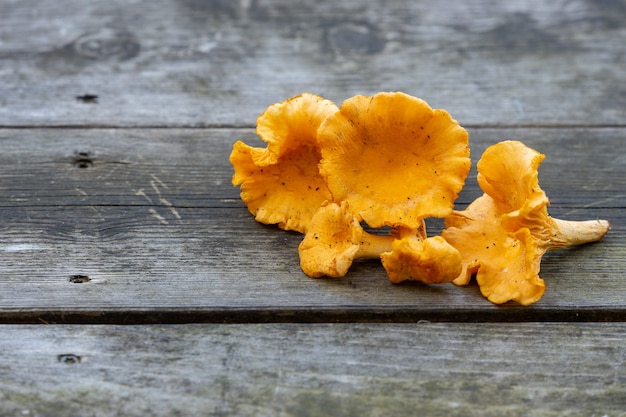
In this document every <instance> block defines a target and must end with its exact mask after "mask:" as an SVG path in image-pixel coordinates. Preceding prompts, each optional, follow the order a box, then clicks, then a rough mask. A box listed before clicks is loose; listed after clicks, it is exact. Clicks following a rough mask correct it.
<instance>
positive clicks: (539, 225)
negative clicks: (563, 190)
mask: <svg viewBox="0 0 626 417" xmlns="http://www.w3.org/2000/svg"><path fill="white" fill-rule="evenodd" d="M544 158H545V155H543V154H541V153H539V152H537V151H536V150H534V149H531V148H529V147H528V146H526V145H525V144H523V143H522V142H519V141H513V140H507V141H503V142H499V143H497V144H495V145H492V146H490V147H488V148H487V149H486V150H485V152H484V153H483V155H482V156H481V158H480V161H478V164H477V169H478V176H477V180H478V185H479V186H480V188H481V189H482V190H483V191H484V192H485V193H486V194H487V195H489V196H490V197H491V198H492V199H493V200H494V202H495V205H496V210H497V212H498V213H500V214H502V215H503V216H504V217H503V219H502V222H503V224H504V226H505V227H506V228H507V229H508V230H510V231H516V230H518V229H520V228H522V227H527V228H529V229H530V230H531V232H532V234H533V236H535V237H538V238H539V237H541V236H542V235H545V238H546V239H548V238H549V234H550V229H551V228H552V227H551V226H552V225H551V222H550V218H549V215H548V205H549V204H550V201H549V200H548V197H547V196H546V193H545V192H544V191H543V190H542V189H541V187H540V186H539V165H540V164H541V162H542V161H543V160H544Z"/></svg>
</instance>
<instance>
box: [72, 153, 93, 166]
mask: <svg viewBox="0 0 626 417" xmlns="http://www.w3.org/2000/svg"><path fill="white" fill-rule="evenodd" d="M72 160H73V161H74V165H76V166H77V167H78V168H89V167H90V166H92V165H93V158H92V157H91V152H78V151H77V152H74V157H73V158H72Z"/></svg>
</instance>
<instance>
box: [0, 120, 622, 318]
mask: <svg viewBox="0 0 626 417" xmlns="http://www.w3.org/2000/svg"><path fill="white" fill-rule="evenodd" d="M470 137H471V139H470V140H471V142H472V149H473V160H474V161H476V160H477V159H478V158H479V157H480V153H481V152H482V150H483V149H484V148H485V147H486V146H488V145H490V144H492V143H495V142H496V141H498V140H501V139H506V138H514V139H521V140H524V141H525V142H526V143H527V144H528V145H529V146H532V147H535V148H536V149H538V150H540V151H541V152H543V153H545V154H546V155H547V159H546V161H545V162H544V163H543V165H542V167H541V170H540V172H541V175H540V181H541V185H542V187H543V188H544V189H545V190H546V192H547V193H548V195H549V196H550V198H551V200H552V206H551V208H550V211H551V213H552V214H553V215H554V216H555V217H560V218H565V219H570V220H585V219H594V218H606V219H608V220H610V221H611V222H612V223H613V228H612V230H611V231H610V233H609V234H608V235H607V237H606V238H605V240H603V241H602V242H599V243H596V244H592V245H586V246H583V247H578V248H574V249H570V250H564V251H560V252H554V253H550V254H548V255H547V256H546V257H545V260H544V262H543V265H542V276H543V278H544V279H546V281H547V286H548V289H547V291H546V294H545V296H544V298H543V299H542V300H541V301H540V302H539V303H537V304H536V305H534V306H532V307H530V308H523V307H519V306H516V305H509V306H503V307H496V306H493V305H491V304H490V303H489V302H487V301H486V300H485V299H483V298H482V296H481V295H480V294H479V291H478V289H477V288H476V287H475V286H469V287H455V286H453V285H444V286H426V285H419V284H407V285H393V284H390V283H389V282H388V280H387V278H386V275H385V272H384V270H383V269H382V267H381V266H380V264H379V262H358V263H356V264H355V265H353V267H352V269H351V271H350V273H349V274H348V276H347V277H345V278H344V279H339V280H333V279H321V280H313V279H310V278H307V277H305V276H304V275H303V274H302V272H301V271H300V268H299V263H298V256H297V245H298V243H299V242H300V239H301V236H300V235H298V234H296V233H287V232H284V231H281V230H279V229H277V228H276V227H273V226H265V225H261V224H258V223H256V222H255V221H254V220H253V218H252V216H251V215H250V214H249V213H248V211H247V209H246V207H245V206H244V204H243V203H242V202H241V200H240V199H239V197H238V190H237V189H236V188H234V187H233V186H232V185H231V184H230V177H231V175H232V167H231V166H230V164H229V162H228V154H229V152H230V149H231V147H232V143H233V142H234V141H235V140H237V139H240V138H241V139H244V140H246V141H247V142H249V143H252V144H258V142H259V140H258V139H257V138H255V135H254V132H253V131H252V130H251V129H3V130H0V145H1V146H2V149H3V152H2V154H1V155H0V219H1V220H0V222H1V223H0V242H2V243H1V247H0V251H1V253H2V256H1V257H0V279H1V280H2V282H3V291H2V294H1V296H0V321H4V322H40V321H43V322H82V323H85V322H87V323H88V322H93V323H118V322H124V323H146V322H148V323H149V322H186V321H211V322H220V321H235V322H248V321H252V322H259V321H260V322H264V321H279V322H280V321H336V320H340V321H350V320H354V321H369V320H383V321H389V320H396V321H416V320H419V319H432V320H448V321H449V320H453V321H456V320H473V321H477V320H478V321H485V320H486V321H511V320H522V321H529V320H541V321H545V320H558V321H572V320H624V319H626V310H625V309H624V303H623V300H624V299H626V292H625V291H626V289H625V288H626V287H624V284H623V282H624V281H623V277H622V270H623V268H622V266H623V260H624V259H625V258H626V239H625V229H624V226H623V225H624V210H623V208H624V206H625V202H626V201H625V200H626V196H625V195H624V193H623V190H624V188H625V185H626V175H625V174H626V160H625V159H624V156H623V155H622V154H621V153H620V152H616V149H620V147H621V144H622V143H623V141H624V137H625V130H624V129H622V128H610V129H609V128H600V129H587V128H580V129H550V128H548V129H489V128H482V129H480V128H473V129H470ZM77 159H79V160H82V162H83V163H86V167H83V168H81V164H82V163H80V161H79V163H77ZM85 160H88V163H87V162H85ZM474 176H475V172H474V171H472V173H471V174H470V177H469V178H468V180H467V183H468V185H467V187H466V189H465V190H464V191H463V194H462V195H461V197H460V198H459V201H458V204H459V206H460V207H459V208H462V207H463V206H464V205H465V204H467V203H469V202H470V201H471V200H472V199H473V198H475V197H477V196H478V195H480V192H479V189H478V187H477V185H476V183H475V180H474ZM431 224H432V227H431V229H430V231H431V234H436V233H438V230H439V229H438V228H440V227H441V224H440V222H432V223H431ZM75 275H86V276H88V277H89V278H90V279H91V280H90V281H89V282H85V283H74V282H70V281H71V280H70V277H72V276H75Z"/></svg>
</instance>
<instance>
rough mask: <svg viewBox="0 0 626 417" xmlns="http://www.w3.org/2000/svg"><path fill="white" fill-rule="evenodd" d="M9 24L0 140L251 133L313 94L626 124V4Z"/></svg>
mask: <svg viewBox="0 0 626 417" xmlns="http://www.w3.org/2000/svg"><path fill="white" fill-rule="evenodd" d="M68 10H71V11H72V13H68ZM0 19H1V22H2V24H1V25H0V40H1V42H0V126H27V127H30V126H87V127H89V126H110V127H118V126H167V127H172V126H178V127H182V126H240V127H249V126H252V125H253V124H254V120H255V118H256V117H257V115H258V114H259V113H260V112H261V111H262V110H263V109H264V108H265V107H266V106H267V105H269V104H270V103H273V102H278V101H282V100H284V99H286V98H288V97H291V96H294V95H296V94H300V93H301V92H303V91H309V92H312V93H317V94H320V95H322V96H325V97H327V98H329V99H331V100H334V101H336V102H337V103H340V102H341V101H343V100H345V99H346V98H348V97H351V96H353V95H355V94H373V93H376V92H379V91H395V90H400V91H405V92H407V93H409V94H412V95H416V96H419V97H422V98H424V99H426V100H427V101H428V102H429V103H430V104H431V105H432V106H434V107H436V108H446V109H448V110H449V111H450V112H451V114H452V115H453V116H454V117H455V118H456V119H458V120H459V121H461V122H462V123H465V124H467V125H482V126H484V125H498V126H521V125H525V126H536V125H558V126H589V125H593V126H607V125H612V126H615V125H620V126H623V125H624V120H625V119H626V110H625V109H626V102H625V99H624V97H625V94H626V90H625V88H626V87H624V86H626V70H625V69H624V68H626V58H625V56H626V55H625V54H624V48H623V46H624V43H625V42H626V24H625V23H624V22H626V8H625V7H624V4H623V2H621V1H604V2H601V4H599V3H597V2H594V1H587V0H573V1H551V2H545V1H541V0H523V1H516V2H514V4H512V3H506V2H500V1H496V0H471V1H464V2H449V3H446V5H445V6H442V5H440V4H439V3H435V2H414V1H411V0H395V1H385V0H378V1H370V2H367V3H364V2H359V1H352V0H350V1H341V2H334V1H326V2H310V3H294V2H292V1H290V0H255V1H244V0H236V1H194V0H178V1H175V0H142V1H133V2H128V1H125V0H111V1H106V2H101V1H97V0H89V1H87V0H58V1H54V2H50V1H46V0H24V1H9V2H3V5H2V14H1V17H0ZM85 95H95V96H97V100H84V99H82V100H81V99H77V97H82V96H85Z"/></svg>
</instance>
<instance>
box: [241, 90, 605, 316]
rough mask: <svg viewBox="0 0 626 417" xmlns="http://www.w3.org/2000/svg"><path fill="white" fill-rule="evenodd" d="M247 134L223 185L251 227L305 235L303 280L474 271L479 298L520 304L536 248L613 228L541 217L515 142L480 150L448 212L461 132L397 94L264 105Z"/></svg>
mask: <svg viewBox="0 0 626 417" xmlns="http://www.w3.org/2000/svg"><path fill="white" fill-rule="evenodd" d="M256 131H257V134H258V135H259V136H260V138H261V139H262V140H263V141H265V142H266V143H267V147H265V148H257V147H251V146H249V145H247V144H245V143H243V142H241V141H238V142H236V143H235V144H234V146H233V150H232V153H231V155H230V162H231V163H232V165H233V167H234V171H235V173H234V176H233V180H232V181H233V185H235V186H239V185H240V186H241V198H242V200H243V201H244V202H245V203H246V205H247V207H248V209H249V210H250V212H251V213H252V214H253V215H254V216H255V219H256V220H257V221H258V222H261V223H265V224H277V225H278V227H280V228H281V229H284V230H293V231H297V232H300V233H303V234H304V239H303V240H302V242H301V243H300V245H299V247H298V252H299V254H300V266H301V268H302V270H303V272H304V273H305V274H306V275H308V276H310V277H322V276H328V277H343V276H344V275H346V273H347V272H348V269H349V268H350V266H351V265H352V262H353V261H354V260H355V259H360V258H380V259H381V261H382V265H383V267H384V268H385V270H386V271H387V275H388V276H389V279H390V280H391V282H393V283H399V282H402V281H406V280H415V281H422V282H425V283H432V284H435V283H447V282H453V283H454V284H457V285H466V284H468V283H469V281H470V279H471V277H472V276H475V277H476V281H477V283H478V285H479V287H480V290H481V292H482V294H483V295H484V296H485V297H487V298H488V299H489V301H491V302H493V303H496V304H502V303H505V302H508V301H516V302H518V303H520V304H522V305H529V304H532V303H534V302H536V301H538V300H539V299H540V298H541V296H542V295H543V293H544V291H545V283H544V281H543V279H541V278H540V277H539V267H540V262H541V257H542V256H543V254H544V253H545V252H547V251H550V250H554V249H559V248H564V247H567V246H571V245H577V244H581V243H586V242H593V241H598V240H600V239H602V237H603V236H604V235H605V234H606V233H607V231H608V230H609V227H610V225H609V222H608V221H605V220H591V221H581V222H574V221H564V220H558V219H554V218H552V217H550V216H549V215H548V211H547V206H548V204H549V201H548V198H547V197H546V194H545V193H544V191H543V190H542V189H541V188H540V187H539V182H538V171H537V170H538V167H539V165H540V163H541V161H542V160H543V159H544V157H545V156H544V155H542V154H540V153H539V152H537V151H535V150H533V149H531V148H528V147H527V146H525V145H524V144H523V143H521V142H518V141H504V142H500V143H497V144H495V145H493V146H491V147H489V148H488V149H487V150H486V151H485V152H484V154H483V155H482V157H481V159H480V161H479V162H478V165H477V170H478V177H477V179H478V184H479V186H480V188H481V189H482V190H483V192H484V194H483V195H482V196H481V197H479V198H477V199H476V200H475V201H474V202H472V203H471V204H470V205H469V206H468V207H467V208H466V209H465V210H463V211H456V210H454V201H455V200H456V198H457V196H458V194H459V192H460V191H461V189H462V187H463V185H464V183H465V178H466V176H467V174H468V173H469V170H470V165H471V160H470V150H469V138H468V133H467V131H466V130H465V129H464V128H463V127H461V126H460V125H459V123H458V122H457V121H456V120H454V119H452V117H451V116H450V114H449V113H448V112H447V111H445V110H442V109H435V110H433V109H432V108H431V107H430V106H429V105H428V104H427V103H426V102H425V101H423V100H421V99H419V98H416V97H412V96H410V95H407V94H404V93H401V92H393V93H387V92H383V93H378V94H375V95H373V96H361V95H359V96H355V97H352V98H349V99H347V100H345V101H344V102H343V103H342V104H341V107H340V108H338V107H337V106H336V105H335V104H334V103H333V102H331V101H329V100H326V99H324V98H322V97H319V96H316V95H313V94H308V93H303V94H301V95H299V96H296V97H293V98H291V99H288V100H286V101H284V102H281V103H277V104H273V105H271V106H269V107H268V108H267V109H266V110H265V111H264V112H263V113H262V114H261V115H260V116H259V118H258V119H257V130H256ZM429 217H438V218H443V219H444V223H445V228H444V230H443V231H442V233H441V235H440V236H431V237H429V236H428V235H427V233H426V226H425V223H424V220H425V219H426V218H429ZM381 231H383V232H384V233H383V232H381Z"/></svg>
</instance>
